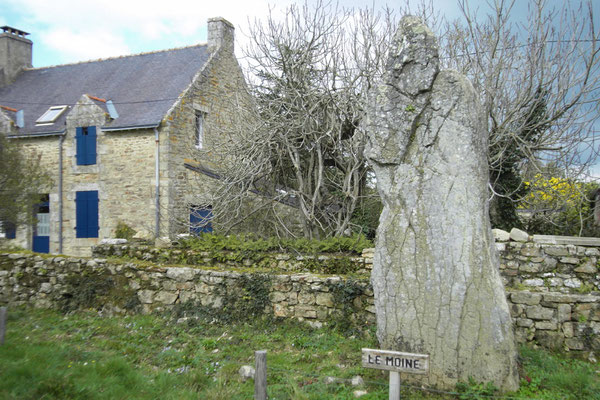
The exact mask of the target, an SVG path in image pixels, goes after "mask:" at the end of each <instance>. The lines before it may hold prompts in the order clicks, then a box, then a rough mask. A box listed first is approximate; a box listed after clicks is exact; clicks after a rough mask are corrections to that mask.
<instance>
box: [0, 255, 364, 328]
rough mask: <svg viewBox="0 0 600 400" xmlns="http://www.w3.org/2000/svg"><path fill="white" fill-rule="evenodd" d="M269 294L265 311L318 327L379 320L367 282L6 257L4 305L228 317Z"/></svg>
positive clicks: (0, 258) (2, 262) (1, 261)
mask: <svg viewBox="0 0 600 400" xmlns="http://www.w3.org/2000/svg"><path fill="white" fill-rule="evenodd" d="M253 282H262V283H261V284H260V285H253ZM349 289H350V290H349ZM348 293H350V294H348ZM263 296H264V297H265V298H266V299H267V300H266V303H265V304H264V305H265V308H261V309H260V313H261V314H262V313H267V314H272V315H274V316H275V317H284V318H295V319H298V320H300V321H306V322H308V323H309V324H311V325H312V326H320V325H322V324H323V323H326V322H328V321H332V320H334V319H336V318H342V317H344V316H345V317H347V318H349V319H350V320H352V321H355V322H356V323H358V324H360V325H361V326H366V325H370V324H373V323H374V318H375V315H374V312H375V310H374V308H373V292H372V291H371V289H370V284H369V282H368V279H364V278H363V279H348V278H343V277H339V276H317V275H311V274H273V275H266V274H260V273H258V274H257V273H252V272H245V273H242V272H234V271H219V270H202V269H196V268H191V267H162V266H150V267H143V266H139V265H136V264H135V263H132V262H126V263H121V262H115V261H107V260H106V259H99V258H91V259H88V258H67V257H42V256H39V255H32V254H20V253H3V254H0V304H1V305H6V304H8V305H15V306H16V305H24V304H29V305H32V306H35V307H40V308H61V309H63V310H67V311H68V310H73V309H79V308H84V309H89V308H92V309H97V310H99V311H100V310H101V311H102V312H104V313H110V314H112V313H127V312H129V313H135V312H141V313H150V312H153V311H166V310H172V309H173V307H175V306H176V305H188V306H191V308H190V307H188V311H193V309H194V308H196V309H203V308H204V309H205V310H209V311H213V312H225V311H223V308H224V307H227V308H228V310H229V311H228V312H235V309H232V307H236V306H239V307H247V306H248V304H249V303H252V302H254V301H259V300H260V298H262V297H263ZM342 299H345V300H346V301H344V302H342V301H341V300H342ZM261 304H262V303H261Z"/></svg>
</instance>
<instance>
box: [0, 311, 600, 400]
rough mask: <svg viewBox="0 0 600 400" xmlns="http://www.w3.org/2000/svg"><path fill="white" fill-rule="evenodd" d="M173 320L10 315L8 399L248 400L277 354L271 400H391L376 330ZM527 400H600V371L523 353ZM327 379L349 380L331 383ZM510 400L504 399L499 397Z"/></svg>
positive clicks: (1, 353)
mask: <svg viewBox="0 0 600 400" xmlns="http://www.w3.org/2000/svg"><path fill="white" fill-rule="evenodd" d="M176 319H177V318H174V317H173V316H172V315H171V316H157V315H145V316H143V315H138V316H122V317H110V318H109V317H99V316H98V314H97V313H96V312H77V313H70V314H68V315H63V314H61V313H59V312H56V311H52V310H36V309H27V308H9V312H8V321H7V333H6V342H5V345H4V346H0V375H1V376H2V379H0V398H3V399H5V398H6V399H42V398H43V399H67V398H68V399H86V400H88V399H91V400H94V399H156V398H161V399H198V398H200V399H227V400H230V399H249V398H252V396H253V393H254V387H253V381H252V380H248V381H246V382H244V381H242V379H241V378H240V377H239V375H238V370H239V368H240V367H241V366H242V365H253V363H254V351H255V350H259V349H266V350H267V351H268V355H267V359H268V394H269V398H271V399H353V398H354V396H353V391H354V390H356V388H354V387H352V386H351V385H350V384H349V382H348V380H349V379H350V378H352V377H353V376H355V375H361V376H362V377H363V379H364V381H365V385H364V387H361V389H364V390H366V391H367V392H368V394H367V395H366V396H364V397H362V399H382V398H387V388H388V378H387V373H386V372H384V371H379V370H374V369H365V368H362V366H361V361H360V358H361V351H360V349H361V348H363V347H370V348H373V347H376V346H377V343H376V340H375V338H374V334H373V332H366V333H363V334H360V335H359V334H355V335H353V336H348V335H346V334H343V333H342V332H341V331H339V330H337V329H331V328H322V329H311V328H308V327H306V326H305V325H303V324H300V323H294V322H290V321H287V322H278V321H274V320H260V319H255V320H253V321H252V322H248V321H246V322H242V321H230V322H228V323H227V324H221V323H210V322H207V321H198V323H197V324H195V325H190V324H185V323H180V324H178V323H176V322H175V321H176ZM521 358H522V369H523V371H522V381H521V389H520V390H519V392H517V393H514V394H510V396H511V397H512V398H519V399H530V398H536V399H573V400H574V399H592V400H593V399H600V382H599V377H598V374H597V373H596V372H595V369H596V368H597V366H595V365H592V364H589V363H586V362H582V361H576V360H570V359H568V358H565V357H563V356H557V355H553V354H550V353H548V352H545V351H541V350H534V349H531V348H526V347H525V348H522V349H521ZM327 376H332V377H336V378H340V379H341V381H340V382H338V383H334V384H329V385H327V384H325V383H324V379H325V377H327ZM488 394H493V395H494V396H499V394H498V393H497V392H495V390H494V388H493V387H492V386H491V385H488V384H477V383H474V382H467V383H465V384H461V385H459V386H458V387H457V388H456V390H455V391H453V393H446V394H441V393H432V392H427V391H424V390H422V389H420V388H417V387H414V386H410V385H407V384H405V383H404V382H403V387H402V398H403V399H404V398H406V399H480V398H486V397H484V396H485V395H488ZM498 398H502V397H498Z"/></svg>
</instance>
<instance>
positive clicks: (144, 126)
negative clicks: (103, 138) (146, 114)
mask: <svg viewBox="0 0 600 400" xmlns="http://www.w3.org/2000/svg"><path fill="white" fill-rule="evenodd" d="M158 125H160V122H158V123H155V124H146V125H129V126H119V127H114V128H111V127H104V126H103V127H102V131H103V132H117V131H131V130H134V129H148V128H154V129H156V128H157V127H158Z"/></svg>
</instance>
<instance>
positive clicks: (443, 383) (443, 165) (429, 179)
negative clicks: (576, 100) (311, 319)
mask: <svg viewBox="0 0 600 400" xmlns="http://www.w3.org/2000/svg"><path fill="white" fill-rule="evenodd" d="M372 97H373V99H372V102H371V103H372V104H370V108H369V117H368V122H367V129H368V136H369V143H368V146H367V149H366V155H367V157H368V159H369V161H370V163H371V165H372V166H373V169H374V171H375V174H376V176H377V187H378V191H379V194H380V196H381V198H382V202H383V211H382V214H381V218H380V223H379V228H378V231H377V243H376V248H375V257H374V262H373V272H372V275H371V281H372V284H373V291H374V293H375V306H376V315H377V336H378V339H379V342H380V346H381V347H382V348H386V349H393V350H400V351H407V352H413V353H424V354H429V356H430V370H429V374H428V380H429V383H430V384H432V385H435V386H437V387H442V388H453V387H455V385H456V383H457V381H459V380H462V381H466V380H468V379H469V378H473V379H475V380H476V381H480V382H489V381H492V382H493V383H494V384H495V385H496V386H497V387H499V388H501V389H503V390H507V391H510V390H516V389H517V388H518V386H519V378H518V372H517V351H516V347H515V342H514V337H513V330H512V322H511V318H510V313H509V309H508V304H507V302H506V298H505V294H504V288H503V285H502V280H501V278H500V275H499V272H498V264H499V261H498V257H497V254H496V249H495V247H494V239H493V237H492V233H491V227H490V222H489V216H488V215H489V213H488V168H487V130H486V120H485V115H484V113H483V112H482V110H481V106H480V104H479V101H478V96H477V94H476V93H475V91H474V89H473V87H472V85H471V84H470V82H469V81H468V80H467V79H466V78H465V77H464V76H462V75H460V74H459V73H457V72H456V71H449V70H444V71H440V70H439V57H438V49H437V42H436V39H435V37H434V35H433V33H432V32H431V31H430V30H429V29H428V28H427V27H426V26H425V25H424V24H422V23H421V21H420V20H419V19H418V18H415V17H405V18H403V19H402V21H401V23H400V27H399V28H398V31H397V33H396V36H395V37H394V41H393V43H392V49H391V52H390V56H389V61H388V66H387V72H386V77H385V78H384V83H383V84H382V85H381V86H380V87H379V88H378V89H377V92H376V93H375V94H374V95H373V96H372Z"/></svg>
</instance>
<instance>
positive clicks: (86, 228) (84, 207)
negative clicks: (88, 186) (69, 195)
mask: <svg viewBox="0 0 600 400" xmlns="http://www.w3.org/2000/svg"><path fill="white" fill-rule="evenodd" d="M75 214H76V215H75V219H76V224H77V225H76V237H78V238H90V237H98V191H97V190H91V191H84V192H76V193H75Z"/></svg>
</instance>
